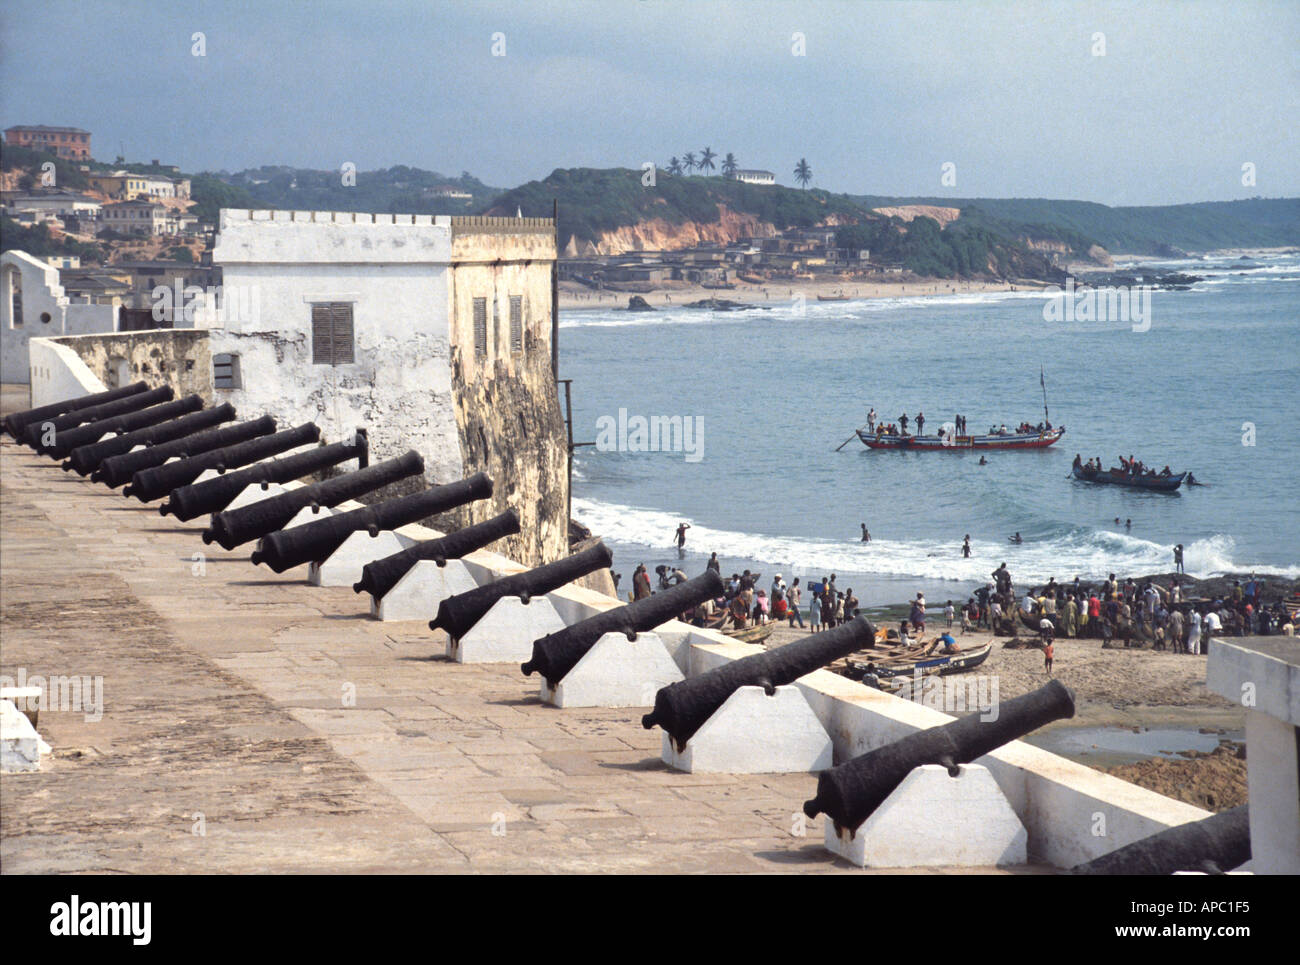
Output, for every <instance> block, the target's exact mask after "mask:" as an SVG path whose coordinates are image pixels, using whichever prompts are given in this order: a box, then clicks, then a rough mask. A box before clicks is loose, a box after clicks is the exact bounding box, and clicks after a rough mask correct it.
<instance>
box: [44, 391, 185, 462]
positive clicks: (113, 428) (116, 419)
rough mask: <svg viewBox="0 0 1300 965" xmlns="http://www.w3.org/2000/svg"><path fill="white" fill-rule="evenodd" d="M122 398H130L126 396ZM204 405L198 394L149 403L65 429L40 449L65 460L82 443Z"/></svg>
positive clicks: (85, 444) (157, 421)
mask: <svg viewBox="0 0 1300 965" xmlns="http://www.w3.org/2000/svg"><path fill="white" fill-rule="evenodd" d="M140 395H144V393H143V392H141V393H140ZM122 401H124V402H126V401H130V400H129V399H123V400H122ZM109 404H110V405H116V403H112V402H110V403H109ZM202 408H203V400H202V399H201V398H199V397H198V396H197V395H187V396H186V397H185V398H183V399H177V400H176V401H175V402H164V403H162V405H154V406H150V407H149V408H147V409H140V410H139V411H137V412H128V413H126V414H125V415H119V416H113V418H111V419H100V420H99V421H98V422H88V423H86V424H85V425H81V426H77V427H76V428H74V429H64V430H63V431H62V432H58V433H56V435H55V437H54V445H52V446H46V447H45V448H43V449H42V450H41V451H42V452H44V453H45V454H46V455H47V456H50V457H51V458H53V459H65V458H67V457H68V456H69V455H71V454H72V450H74V449H77V448H79V447H81V446H88V445H90V444H91V443H92V442H98V441H99V440H100V439H103V438H104V437H105V436H109V435H114V434H116V433H124V432H135V430H137V429H144V428H147V427H149V426H156V425H158V424H159V423H160V422H167V421H169V420H171V419H176V418H179V417H180V416H183V415H186V414H188V413H190V412H198V411H199V410H200V409H202ZM33 428H34V427H33V426H28V427H27V429H28V431H29V432H30V431H31V430H32V429H33Z"/></svg>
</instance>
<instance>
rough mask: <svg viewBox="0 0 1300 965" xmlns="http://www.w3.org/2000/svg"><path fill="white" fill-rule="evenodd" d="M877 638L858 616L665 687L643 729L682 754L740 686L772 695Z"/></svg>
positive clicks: (872, 629)
mask: <svg viewBox="0 0 1300 965" xmlns="http://www.w3.org/2000/svg"><path fill="white" fill-rule="evenodd" d="M875 640H876V628H875V627H873V626H872V625H871V624H870V623H868V622H867V620H866V618H865V617H855V618H854V619H852V620H850V621H848V622H847V623H844V624H842V625H841V626H838V627H835V628H834V629H833V630H823V631H822V632H821V633H814V634H813V635H812V636H809V637H805V638H804V639H803V640H800V641H799V642H798V643H791V644H787V645H786V646H784V647H780V648H779V649H776V650H769V651H767V652H766V653H756V654H754V655H753V656H749V657H741V658H740V659H739V660H733V661H731V662H730V663H726V664H723V665H722V666H721V667H715V668H714V669H713V670H710V671H708V672H707V673H702V674H700V675H699V676H696V677H690V678H688V679H686V680H679V681H678V682H677V683H675V684H669V685H668V686H667V687H664V688H662V689H661V690H660V691H659V692H658V693H657V694H655V706H654V710H652V711H651V712H650V713H648V714H646V715H645V716H644V717H642V718H641V726H642V727H644V728H646V729H647V730H649V729H650V728H651V727H654V726H655V725H656V724H658V725H659V726H660V727H662V728H663V729H664V730H665V731H667V732H668V735H669V736H670V737H672V739H673V740H674V741H675V742H676V744H677V749H678V751H683V750H685V749H686V742H687V741H689V740H690V739H691V738H692V737H693V736H695V732H696V731H697V730H699V729H700V728H701V727H703V726H704V722H705V721H707V720H708V719H709V718H710V717H712V716H713V714H714V713H715V712H716V711H717V709H718V708H719V707H721V706H722V705H723V704H725V703H726V702H727V698H728V697H730V696H731V695H732V694H733V693H735V692H736V691H737V690H738V689H739V688H741V687H762V688H763V690H764V691H766V692H767V694H768V695H769V696H771V695H772V694H774V693H775V692H776V688H777V687H783V686H785V685H786V684H790V683H794V682H795V681H796V680H798V679H799V678H800V677H802V676H804V675H806V674H810V673H812V672H813V671H814V670H817V669H819V668H821V667H824V666H826V665H827V664H828V663H830V662H832V661H833V660H838V659H839V658H841V657H847V656H848V655H849V654H851V653H853V652H854V651H856V650H862V649H864V648H866V647H870V646H872V645H873V644H874V643H875Z"/></svg>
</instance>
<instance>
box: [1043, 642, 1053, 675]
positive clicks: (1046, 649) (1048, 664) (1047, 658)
mask: <svg viewBox="0 0 1300 965" xmlns="http://www.w3.org/2000/svg"><path fill="white" fill-rule="evenodd" d="M1052 648H1053V644H1052V641H1051V640H1048V641H1047V643H1046V644H1044V645H1043V669H1044V670H1045V671H1047V676H1049V677H1050V676H1051V675H1052Z"/></svg>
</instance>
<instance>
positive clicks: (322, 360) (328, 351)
mask: <svg viewBox="0 0 1300 965" xmlns="http://www.w3.org/2000/svg"><path fill="white" fill-rule="evenodd" d="M354 360H355V359H354V357H353V352H352V303H351V302H317V303H315V304H313V305H312V307H311V361H312V364H313V365H351V364H352V362H353V361H354Z"/></svg>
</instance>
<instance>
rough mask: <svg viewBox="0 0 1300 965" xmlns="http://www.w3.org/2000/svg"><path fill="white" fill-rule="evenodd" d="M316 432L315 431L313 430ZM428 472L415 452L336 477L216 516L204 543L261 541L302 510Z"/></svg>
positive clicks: (228, 546) (227, 544)
mask: <svg viewBox="0 0 1300 965" xmlns="http://www.w3.org/2000/svg"><path fill="white" fill-rule="evenodd" d="M313 428H315V427H314V426H313ZM423 472H424V459H423V458H421V456H420V454H419V453H418V452H416V451H415V450H414V449H412V450H411V451H409V452H407V453H405V454H403V455H401V456H398V457H396V458H394V459H387V460H385V461H384V462H380V463H376V464H375V465H373V466H368V467H366V468H365V469H358V470H357V471H356V472H349V473H345V474H344V475H342V476H335V477H334V478H333V479H327V480H325V482H320V483H313V484H312V485H310V486H303V487H302V488H301V489H295V490H292V491H291V492H287V493H281V494H280V495H278V496H272V497H270V498H269V499H261V500H258V501H257V502H255V503H250V504H249V505H247V506H241V507H240V508H239V509H228V510H224V511H223V512H220V513H213V514H212V523H211V524H210V525H209V526H208V528H207V529H205V530H204V531H203V542H205V543H211V542H214V541H215V542H217V543H219V544H220V545H221V546H223V547H225V548H226V549H228V550H232V549H234V548H235V547H236V546H239V545H241V544H243V543H247V542H248V541H249V540H254V539H260V538H262V537H263V536H266V535H268V534H270V533H274V532H275V531H276V530H279V529H284V527H285V524H287V523H288V522H289V521H290V520H291V519H293V517H294V516H296V515H297V514H298V511H299V510H302V509H305V508H307V507H308V506H315V507H318V508H319V507H321V506H337V505H338V504H339V503H341V502H343V501H344V500H346V499H353V498H354V497H356V496H364V495H365V494H366V493H369V492H373V491H374V490H376V489H380V488H382V487H383V486H389V485H392V484H393V483H395V482H398V481H400V480H402V479H406V478H408V477H410V476H418V475H420V474H421V473H423Z"/></svg>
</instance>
